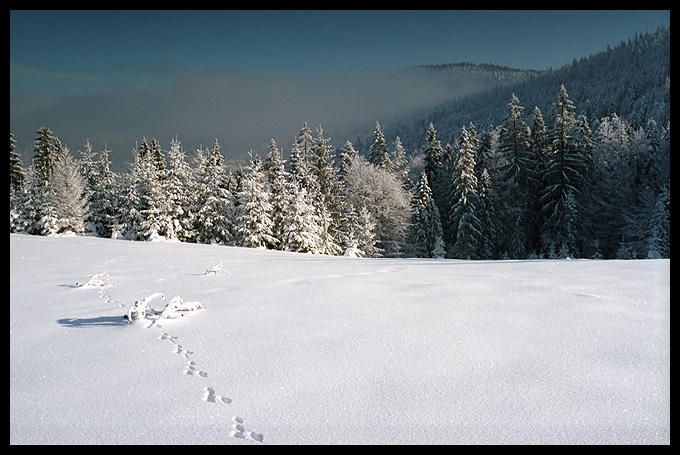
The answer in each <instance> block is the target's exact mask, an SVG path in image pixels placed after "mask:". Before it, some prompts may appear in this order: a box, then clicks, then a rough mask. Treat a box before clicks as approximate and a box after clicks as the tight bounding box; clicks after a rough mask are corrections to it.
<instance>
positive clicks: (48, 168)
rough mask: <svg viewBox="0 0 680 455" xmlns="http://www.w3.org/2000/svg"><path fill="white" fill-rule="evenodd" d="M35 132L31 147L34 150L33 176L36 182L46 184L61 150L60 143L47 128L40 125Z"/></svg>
mask: <svg viewBox="0 0 680 455" xmlns="http://www.w3.org/2000/svg"><path fill="white" fill-rule="evenodd" d="M36 134H37V135H38V137H36V138H35V140H34V147H33V151H34V152H35V156H34V158H33V167H34V169H35V178H36V179H37V182H38V183H43V184H46V183H47V182H48V180H49V179H50V177H51V176H52V172H53V171H54V166H56V163H57V161H58V160H59V157H60V154H61V153H63V150H62V147H61V143H60V142H58V140H57V139H56V137H55V136H53V135H52V131H50V130H49V128H45V127H42V128H40V129H39V130H38V131H37V132H36Z"/></svg>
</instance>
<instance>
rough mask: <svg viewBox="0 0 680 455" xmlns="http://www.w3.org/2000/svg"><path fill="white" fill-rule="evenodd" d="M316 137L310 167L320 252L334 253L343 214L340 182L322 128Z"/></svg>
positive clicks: (337, 244) (318, 129)
mask: <svg viewBox="0 0 680 455" xmlns="http://www.w3.org/2000/svg"><path fill="white" fill-rule="evenodd" d="M316 132H317V136H316V139H315V141H314V144H313V146H312V156H311V161H310V169H311V171H312V173H313V174H314V177H315V181H316V183H317V185H318V186H317V192H316V194H313V195H312V196H314V200H315V202H316V203H315V206H316V209H317V216H318V219H319V223H320V227H321V233H320V237H321V245H320V252H321V253H322V254H330V255H337V254H341V253H342V249H341V248H340V245H339V243H340V232H339V227H340V224H341V215H342V195H341V185H340V182H339V179H338V175H337V170H336V169H335V166H334V161H335V154H334V153H333V149H332V147H331V146H330V144H329V142H330V140H329V139H327V138H325V137H324V134H323V128H322V127H321V126H319V127H318V128H317V129H316Z"/></svg>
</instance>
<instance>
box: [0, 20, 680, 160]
mask: <svg viewBox="0 0 680 455" xmlns="http://www.w3.org/2000/svg"><path fill="white" fill-rule="evenodd" d="M659 26H670V11H613V10H606V11H574V10H569V11H471V10H465V11H451V10H445V11H421V10H418V11H365V10H358V11H350V10H342V11H326V10H324V11H307V10H303V11H289V10H285V11H243V10H238V11H204V10H200V11H10V131H12V130H15V131H16V132H15V136H18V135H19V131H21V132H22V134H25V131H27V130H28V131H30V134H31V137H30V138H29V139H28V140H29V141H31V142H32V139H33V132H35V131H36V130H37V129H38V128H39V127H41V126H48V127H50V128H51V129H52V130H53V131H54V132H55V134H57V135H58V136H59V137H60V138H62V134H68V135H69V136H70V138H73V137H76V136H75V133H72V132H71V130H72V129H74V128H75V126H70V124H69V122H68V120H69V116H70V115H73V116H74V117H73V123H77V122H78V123H85V122H82V121H79V118H78V116H77V115H76V114H72V113H73V112H74V111H75V110H77V108H78V103H81V110H88V109H93V108H92V106H91V104H92V103H99V105H102V106H103V107H104V108H105V109H107V110H108V112H109V114H107V115H106V116H105V118H104V119H102V121H104V120H106V121H108V122H109V124H110V123H111V122H115V121H116V120H115V119H116V117H113V116H114V113H115V112H117V113H118V114H117V115H122V116H124V117H128V118H125V119H122V118H121V120H120V127H121V128H124V127H125V126H126V122H128V121H130V119H129V116H130V115H132V116H134V122H135V125H137V126H140V125H143V124H144V122H145V121H146V119H145V117H144V114H143V109H139V110H137V109H135V108H134V107H133V106H131V105H130V99H133V98H135V97H136V98H137V99H143V100H146V101H147V102H148V103H149V104H157V103H154V101H158V100H159V99H161V98H163V97H165V96H172V94H173V93H178V92H179V93H180V95H179V98H181V101H182V102H183V103H186V102H187V100H189V99H191V100H196V101H197V103H200V102H201V100H202V98H201V96H208V97H209V96H210V95H209V89H210V88H211V87H212V88H213V89H220V90H222V89H224V90H232V91H235V92H238V91H240V92H242V93H246V92H247V91H248V90H256V91H257V92H258V93H262V92H263V91H264V92H266V91H267V90H274V89H268V88H267V87H278V88H281V87H284V88H285V87H287V86H288V85H294V83H293V82H292V81H293V80H298V81H299V80H301V79H304V80H307V81H309V80H312V79H313V80H316V81H318V80H319V79H323V78H328V77H332V78H336V77H338V76H357V75H367V74H377V73H382V74H384V73H385V72H390V71H397V70H399V69H402V68H405V67H408V66H412V65H421V64H441V63H456V62H472V63H492V64H497V65H503V66H510V67H515V68H521V69H546V68H548V67H553V68H555V69H556V68H559V67H561V66H562V65H564V64H566V63H569V62H571V61H572V60H573V59H574V58H581V57H586V56H588V55H590V54H593V53H597V52H600V51H603V50H605V49H606V46H607V45H611V46H615V45H617V44H619V42H621V41H622V40H627V39H628V38H630V37H632V36H634V34H635V33H636V32H638V33H644V32H646V31H649V30H652V29H655V28H657V27H659ZM253 83H255V84H256V86H257V88H256V89H253V88H252V86H251V85H248V84H253ZM239 84H245V85H244V88H243V90H239V87H238V86H239ZM170 86H172V89H170V88H168V89H167V90H166V91H164V92H163V91H159V87H166V88H167V87H170ZM178 86H181V89H180V90H177V88H178ZM198 86H201V87H203V88H204V90H203V91H201V90H199V89H200V87H198ZM246 86H247V87H246ZM132 93H135V94H134V95H133V94H132ZM182 93H183V94H184V95H181V94H182ZM291 93H292V94H291V95H290V96H289V97H288V98H286V99H289V100H290V101H291V103H292V102H295V101H296V96H297V94H299V92H295V91H293V92H291ZM277 96H279V98H277V102H279V103H283V102H284V101H283V99H281V98H280V94H278V95H277ZM116 98H118V99H120V101H121V102H127V103H128V104H127V105H120V104H116ZM241 98H246V97H245V95H243V96H242V97H241ZM241 98H240V97H239V96H237V95H233V96H232V97H231V98H229V101H230V102H232V103H234V104H233V105H234V106H236V105H237V103H238V102H241V101H243V99H241ZM179 102H180V101H178V103H179ZM59 103H62V105H63V109H62V110H61V111H59V110H56V109H54V106H55V105H56V104H59ZM83 103H90V104H89V105H86V104H83ZM206 103H207V104H210V99H209V98H208V100H207V101H206ZM160 104H163V103H160ZM175 107H176V108H177V109H178V110H180V109H181V110H184V111H186V110H193V111H194V115H193V117H192V122H193V123H194V124H198V123H199V122H200V119H199V118H198V117H199V116H200V115H201V110H199V109H196V108H195V107H192V106H188V105H186V104H176V105H175ZM146 108H147V110H148V113H149V115H153V113H154V111H155V109H154V108H152V106H150V105H149V106H147V107H146ZM162 109H163V110H164V111H167V110H168V106H167V105H164V106H163V107H162ZM215 109H216V108H215ZM250 109H253V110H254V109H255V108H253V107H250ZM132 110H135V111H136V112H132ZM43 111H44V115H42V116H41V115H38V113H40V112H43ZM207 111H208V114H214V112H213V111H211V109H207ZM283 112H284V111H282V114H281V115H285V113H283ZM29 113H30V114H31V115H28V114H29ZM55 117H57V118H55ZM89 117H91V115H90V116H89ZM29 119H30V120H31V121H34V122H37V121H40V122H43V123H46V125H38V124H35V125H24V124H21V123H20V122H22V121H24V120H27V121H28V120H29ZM309 121H310V123H315V121H314V120H312V119H309ZM206 122H207V121H206ZM89 126H90V127H91V128H94V127H95V126H96V125H94V124H91V125H89ZM156 126H157V124H156V123H154V122H153V121H149V130H153V128H155V127H156ZM58 128H60V129H58ZM66 129H68V130H69V132H68V133H67V132H66V131H64V130H66ZM207 131H209V130H207ZM12 132H14V131H12ZM296 132H297V131H293V132H292V133H291V134H295V133H296ZM81 134H82V136H80V137H78V139H72V140H77V141H78V142H79V144H74V145H73V147H76V146H78V147H79V146H80V145H81V143H82V142H84V140H85V138H86V137H90V138H91V137H101V135H102V134H103V133H97V132H95V131H91V130H90V133H88V134H89V136H88V135H87V134H86V133H85V132H82V133H81ZM107 134H109V135H117V134H123V132H122V131H119V132H115V129H114V126H112V125H110V126H109V129H108V132H107ZM134 134H139V132H137V131H135V132H134ZM153 134H154V133H153V131H149V133H147V135H149V136H152V135H153ZM205 134H207V133H205ZM225 134H226V133H225ZM215 135H217V133H216V134H215ZM17 139H19V137H17ZM21 139H24V140H26V139H25V138H24V137H22V138H21ZM113 139H114V138H110V140H113ZM162 139H163V141H166V140H169V139H170V138H165V137H163V138H162ZM207 139H209V138H207ZM194 145H195V144H193V143H192V144H190V147H191V148H193V147H194Z"/></svg>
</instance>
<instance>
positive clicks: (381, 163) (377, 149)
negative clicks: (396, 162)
mask: <svg viewBox="0 0 680 455" xmlns="http://www.w3.org/2000/svg"><path fill="white" fill-rule="evenodd" d="M369 151H370V153H369V155H368V162H369V163H371V164H372V165H374V166H377V167H379V168H382V169H385V170H387V171H391V170H392V162H391V161H390V152H389V151H388V150H387V142H386V141H385V136H384V135H383V132H382V130H381V129H380V123H378V122H376V123H375V130H373V144H371V147H370V149H369Z"/></svg>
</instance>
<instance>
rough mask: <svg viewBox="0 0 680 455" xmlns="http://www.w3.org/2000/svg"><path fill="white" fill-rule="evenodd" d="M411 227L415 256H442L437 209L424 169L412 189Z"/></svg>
mask: <svg viewBox="0 0 680 455" xmlns="http://www.w3.org/2000/svg"><path fill="white" fill-rule="evenodd" d="M411 229H412V239H413V244H412V247H413V248H414V251H413V253H414V254H415V256H417V257H426V258H441V257H444V255H445V254H446V251H445V249H444V238H443V236H444V233H443V230H442V224H441V219H440V216H439V209H438V208H437V204H435V202H434V198H433V197H432V190H431V189H430V185H429V184H428V182H427V174H426V173H425V171H423V172H422V174H421V176H420V180H419V181H418V183H417V184H416V187H415V189H414V195H413V221H412V223H411Z"/></svg>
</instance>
